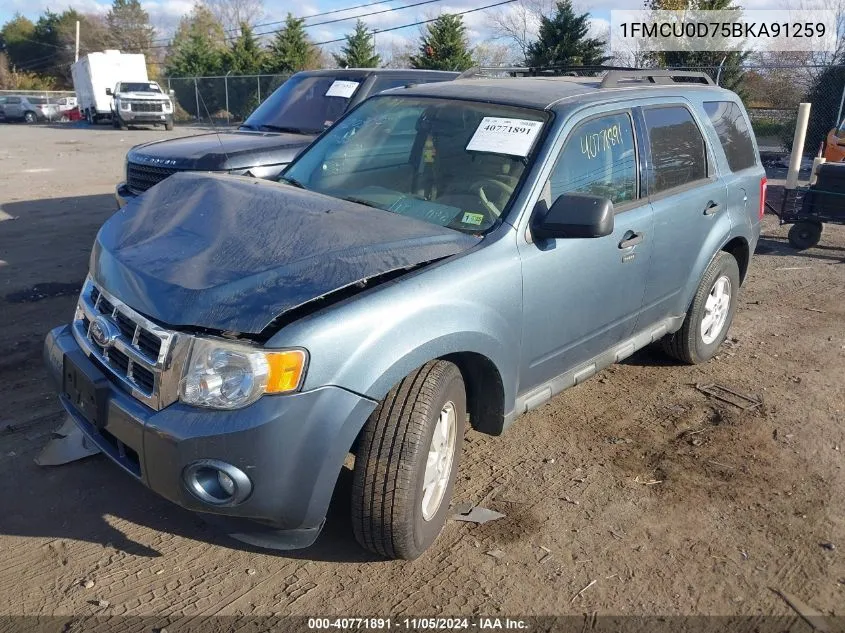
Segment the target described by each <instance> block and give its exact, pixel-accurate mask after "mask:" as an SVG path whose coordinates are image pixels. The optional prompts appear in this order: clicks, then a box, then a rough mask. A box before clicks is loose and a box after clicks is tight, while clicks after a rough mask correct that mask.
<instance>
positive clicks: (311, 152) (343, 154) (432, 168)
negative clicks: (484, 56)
mask: <svg viewBox="0 0 845 633" xmlns="http://www.w3.org/2000/svg"><path fill="white" fill-rule="evenodd" d="M546 116H547V115H546V113H544V112H542V111H538V110H529V109H527V108H514V107H508V106H501V105H494V104H488V103H475V102H469V101H450V100H445V99H426V98H419V97H404V96H403V97H399V96H384V97H374V98H370V99H369V100H367V101H365V102H364V103H363V104H362V105H361V106H360V107H359V108H357V109H356V110H355V111H354V112H351V113H350V114H349V116H347V117H346V118H345V119H343V121H341V122H340V123H338V124H337V125H336V126H335V127H334V128H332V129H331V130H329V131H328V132H326V134H325V135H323V136H322V137H321V138H320V139H319V140H318V141H317V142H316V143H314V144H313V145H311V146H310V147H309V148H308V149H307V150H306V151H305V152H303V153H302V154H301V155H300V156H299V157H298V158H297V160H296V162H294V163H293V164H292V165H291V166H290V167H289V168H288V169H287V170H286V171H285V172H284V174H283V175H282V176H281V178H280V181H281V182H287V183H289V184H292V185H295V186H298V187H303V188H305V189H310V190H313V191H318V192H320V193H323V194H326V195H330V196H334V197H336V198H342V199H345V200H352V201H354V202H358V203H361V204H366V205H368V206H373V207H378V208H380V209H384V210H386V211H392V212H393V213H400V214H402V215H407V216H410V217H414V218H417V219H419V220H423V221H425V222H430V223H432V224H439V225H440V226H448V227H450V228H454V229H457V230H459V231H463V232H465V233H474V234H478V233H484V232H485V231H487V230H489V229H490V228H492V227H493V225H495V224H496V222H497V221H498V219H499V218H500V217H501V216H502V214H503V213H504V212H505V210H506V209H507V207H508V205H509V204H510V202H511V200H512V199H513V197H514V195H515V193H516V191H517V188H518V185H519V183H520V180H521V178H522V174H523V172H524V171H525V170H526V169H528V166H529V164H530V158H531V157H532V156H533V150H534V148H535V146H536V145H537V141H538V138H539V136H540V131H541V129H542V127H543V124H544V122H545V120H546Z"/></svg>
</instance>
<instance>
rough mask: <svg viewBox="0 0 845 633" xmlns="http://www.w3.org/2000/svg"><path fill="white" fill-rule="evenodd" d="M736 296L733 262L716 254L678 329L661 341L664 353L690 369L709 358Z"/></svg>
mask: <svg viewBox="0 0 845 633" xmlns="http://www.w3.org/2000/svg"><path fill="white" fill-rule="evenodd" d="M738 292H739V266H738V265H737V263H736V259H735V258H734V256H733V255H731V254H730V253H726V252H725V251H719V253H717V255H716V257H714V258H713V261H712V262H710V265H709V266H708V267H707V270H706V271H705V272H704V277H703V278H702V280H701V283H700V284H699V286H698V291H697V292H696V293H695V297H694V298H693V301H692V305H690V307H689V310H688V311H687V316H686V318H685V319H684V324H683V325H682V326H681V329H680V330H678V331H677V332H675V333H674V334H669V335H667V336H665V337H663V340H662V343H663V349H664V350H665V351H666V353H667V354H669V355H670V356H672V357H673V358H677V359H678V360H680V361H682V362H684V363H689V364H690V365H695V364H698V363H704V362H706V361H708V360H710V359H711V358H713V357H714V356H715V355H716V352H717V351H718V350H719V346H720V345H721V344H722V342H723V341H724V340H725V337H726V336H727V335H728V330H729V329H730V327H731V322H732V321H733V317H734V312H735V311H736V298H737V293H738Z"/></svg>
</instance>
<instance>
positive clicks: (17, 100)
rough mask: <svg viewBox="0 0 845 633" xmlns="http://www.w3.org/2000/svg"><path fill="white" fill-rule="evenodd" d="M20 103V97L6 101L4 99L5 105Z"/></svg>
mask: <svg viewBox="0 0 845 633" xmlns="http://www.w3.org/2000/svg"><path fill="white" fill-rule="evenodd" d="M20 102H21V98H20V97H9V98H8V99H6V103H20Z"/></svg>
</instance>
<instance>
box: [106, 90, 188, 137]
mask: <svg viewBox="0 0 845 633" xmlns="http://www.w3.org/2000/svg"><path fill="white" fill-rule="evenodd" d="M106 94H108V95H111V96H112V97H113V101H112V104H113V105H112V123H113V124H114V127H116V128H120V129H126V127H127V126H128V125H132V124H136V123H141V124H145V125H150V124H153V125H163V126H164V128H165V129H166V130H172V129H173V102H172V101H171V99H170V96H169V95H168V94H167V93H165V92H164V91H162V89H161V88H160V87H159V85H158V84H157V83H156V82H154V81H143V82H139V81H120V82H118V83H117V84H115V87H114V89H113V90H110V89H107V90H106Z"/></svg>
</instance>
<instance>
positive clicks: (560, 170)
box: [549, 113, 637, 205]
mask: <svg viewBox="0 0 845 633" xmlns="http://www.w3.org/2000/svg"><path fill="white" fill-rule="evenodd" d="M549 187H550V198H551V199H550V201H549V202H554V201H555V200H556V199H557V198H558V196H560V195H561V194H564V193H588V194H592V195H596V196H603V197H605V198H608V199H610V200H611V202H613V203H614V204H617V205H618V204H623V203H626V202H630V201H632V200H636V198H637V153H636V146H635V145H634V131H633V128H632V126H631V118H630V116H629V115H628V114H627V113H618V114H610V115H603V116H600V117H596V118H595V119H590V120H589V121H586V122H584V123H582V124H580V125H579V126H578V127H577V128H575V130H574V131H573V132H572V133H571V134H570V135H569V138H568V139H567V140H566V145H564V147H563V151H562V152H561V155H560V158H558V161H557V163H556V164H555V168H554V171H553V172H552V175H551V177H550V178H549Z"/></svg>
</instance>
